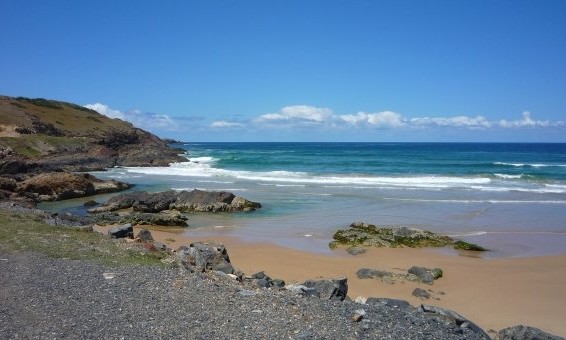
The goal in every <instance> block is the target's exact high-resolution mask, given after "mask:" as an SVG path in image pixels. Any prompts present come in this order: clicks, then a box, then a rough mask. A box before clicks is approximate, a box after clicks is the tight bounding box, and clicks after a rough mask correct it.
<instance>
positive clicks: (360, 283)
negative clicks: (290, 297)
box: [136, 228, 566, 337]
mask: <svg viewBox="0 0 566 340" xmlns="http://www.w3.org/2000/svg"><path fill="white" fill-rule="evenodd" d="M136 229H137V230H136V234H137V232H138V230H139V229H140V228H136ZM150 229H152V234H153V236H154V238H156V240H158V241H160V242H163V243H167V244H168V245H169V246H170V247H171V248H173V249H176V248H177V247H178V246H180V245H188V244H190V243H191V242H194V241H197V240H210V239H211V238H210V237H206V238H203V237H202V236H198V235H195V236H192V235H190V234H188V235H187V233H186V232H184V233H182V232H180V230H177V231H176V232H175V231H174V230H169V231H163V230H164V229H161V230H155V229H154V228H150ZM213 239H214V240H216V241H219V242H222V243H224V245H225V246H226V248H227V249H228V253H229V255H230V259H231V261H232V263H233V265H234V266H235V267H236V268H238V269H239V270H241V271H243V272H244V273H246V274H252V273H255V272H258V271H262V270H263V271H265V272H266V273H267V274H268V275H269V276H270V277H272V278H279V279H284V280H285V281H286V282H302V281H304V280H306V279H313V278H336V277H347V278H348V286H349V290H348V295H349V296H350V297H351V298H352V299H355V298H356V297H358V296H365V297H370V296H373V297H388V298H396V299H403V300H407V301H409V302H410V303H411V304H412V305H414V306H418V305H419V304H421V303H425V304H432V305H437V306H441V307H445V308H449V309H452V310H454V311H456V312H458V313H460V314H462V315H463V316H465V317H467V318H469V319H470V320H472V321H473V322H475V323H477V324H478V325H479V326H481V327H482V328H483V329H485V330H486V331H489V330H496V331H497V330H500V329H502V328H505V327H509V326H513V325H518V324H523V325H529V326H533V327H537V328H540V329H542V330H544V331H546V332H549V333H553V334H556V335H560V336H563V337H566V322H565V320H566V319H565V315H566V254H564V255H558V256H541V257H528V258H503V259H482V258H478V257H469V256H457V255H450V254H448V253H447V252H441V251H438V250H436V249H410V248H403V249H383V248H381V249H369V250H368V251H367V252H366V253H365V254H361V255H356V256H353V255H349V254H347V253H346V252H345V251H344V250H342V249H337V250H336V251H334V252H333V254H332V255H321V254H314V253H309V252H304V251H300V250H296V249H290V248H284V247H281V246H278V245H274V244H266V243H260V244H258V243H246V242H243V241H241V240H238V239H234V238H229V237H222V236H218V237H216V236H215V237H214V238H213ZM414 265H416V266H424V267H429V268H435V267H439V268H442V270H443V271H444V276H443V277H442V278H440V279H438V280H437V281H435V282H434V284H433V285H426V284H422V283H415V282H410V281H404V282H398V283H395V284H390V283H386V282H382V281H381V280H379V279H365V280H360V279H358V278H357V276H356V274H355V273H356V271H357V270H358V269H360V268H372V269H379V270H385V271H392V272H396V273H403V272H406V270H407V269H409V268H410V267H411V266H414ZM417 287H420V288H423V289H425V290H429V292H430V294H431V299H429V300H420V299H418V298H416V297H414V296H412V295H411V293H412V291H413V289H415V288H417Z"/></svg>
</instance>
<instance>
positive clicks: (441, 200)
mask: <svg viewBox="0 0 566 340" xmlns="http://www.w3.org/2000/svg"><path fill="white" fill-rule="evenodd" d="M380 199H383V200H389V201H407V202H431V203H456V204H470V203H492V204H566V200H491V199H487V200H459V199H420V198H398V197H380Z"/></svg>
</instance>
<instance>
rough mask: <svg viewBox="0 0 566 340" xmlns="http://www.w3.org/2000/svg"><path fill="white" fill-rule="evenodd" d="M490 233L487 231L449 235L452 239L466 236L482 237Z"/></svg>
mask: <svg viewBox="0 0 566 340" xmlns="http://www.w3.org/2000/svg"><path fill="white" fill-rule="evenodd" d="M487 234H488V232H487V231H473V232H469V233H461V234H451V235H448V236H450V237H466V236H481V235H487Z"/></svg>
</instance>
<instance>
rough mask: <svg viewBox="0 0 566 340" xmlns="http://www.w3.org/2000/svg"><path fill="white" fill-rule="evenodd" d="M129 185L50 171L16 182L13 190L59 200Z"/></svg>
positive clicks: (112, 190)
mask: <svg viewBox="0 0 566 340" xmlns="http://www.w3.org/2000/svg"><path fill="white" fill-rule="evenodd" d="M130 187H131V185H129V184H127V183H123V182H118V181H116V180H101V179H98V178H96V177H94V176H92V175H89V174H76V173H72V172H50V173H42V174H38V175H35V176H32V177H29V178H26V179H24V180H23V181H22V182H20V183H17V188H15V191H17V192H18V193H20V194H22V195H24V196H27V197H31V198H34V199H37V200H38V201H59V200H64V199H69V198H77V197H85V196H92V195H98V194H103V193H109V192H116V191H123V190H126V189H129V188H130Z"/></svg>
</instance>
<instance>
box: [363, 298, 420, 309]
mask: <svg viewBox="0 0 566 340" xmlns="http://www.w3.org/2000/svg"><path fill="white" fill-rule="evenodd" d="M366 304H368V305H377V306H380V305H382V306H388V307H393V308H399V309H405V310H412V309H414V307H413V306H411V304H410V303H409V302H407V301H405V300H398V299H388V298H375V297H369V298H367V300H366Z"/></svg>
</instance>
